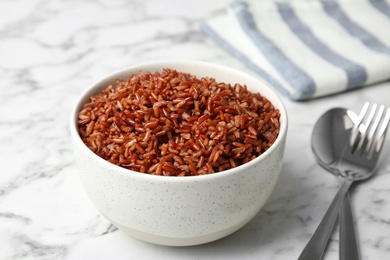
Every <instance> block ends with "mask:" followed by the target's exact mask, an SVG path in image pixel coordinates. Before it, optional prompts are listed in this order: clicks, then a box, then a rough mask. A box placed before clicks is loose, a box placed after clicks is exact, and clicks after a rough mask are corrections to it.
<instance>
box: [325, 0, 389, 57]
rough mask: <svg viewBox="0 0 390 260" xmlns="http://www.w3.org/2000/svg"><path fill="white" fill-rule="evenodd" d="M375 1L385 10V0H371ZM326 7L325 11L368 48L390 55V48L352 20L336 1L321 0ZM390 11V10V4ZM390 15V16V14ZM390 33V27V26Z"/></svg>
mask: <svg viewBox="0 0 390 260" xmlns="http://www.w3.org/2000/svg"><path fill="white" fill-rule="evenodd" d="M371 2H374V6H375V5H377V7H378V10H380V9H379V8H383V10H385V8H384V7H385V6H387V5H386V4H385V3H384V2H379V1H371ZM321 3H322V5H323V8H324V11H325V12H326V13H327V14H328V15H329V16H330V17H332V18H333V19H335V20H336V21H337V22H338V23H339V24H340V25H341V26H342V27H343V28H344V29H345V30H346V31H347V32H348V33H349V34H351V35H352V36H354V37H356V38H358V39H359V40H360V41H361V42H362V43H363V44H364V45H366V46H367V47H368V48H370V49H372V50H374V51H377V52H380V53H385V54H388V55H390V48H389V47H387V46H386V45H384V44H383V43H382V42H381V41H379V40H378V39H377V38H375V37H374V36H373V35H372V34H371V33H369V32H368V31H366V30H364V29H363V28H362V27H361V26H359V25H357V24H356V23H354V22H352V21H351V19H349V17H348V16H347V15H346V14H345V13H344V12H343V10H342V9H341V8H340V5H339V4H338V3H337V2H335V1H322V2H321ZM387 7H388V11H390V9H389V6H387ZM389 15H390V14H389ZM389 17H390V16H389ZM389 33H390V28H389Z"/></svg>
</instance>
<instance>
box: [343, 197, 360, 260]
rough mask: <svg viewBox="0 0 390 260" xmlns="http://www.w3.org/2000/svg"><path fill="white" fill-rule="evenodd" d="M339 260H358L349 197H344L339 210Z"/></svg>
mask: <svg viewBox="0 0 390 260" xmlns="http://www.w3.org/2000/svg"><path fill="white" fill-rule="evenodd" d="M339 246H340V260H349V259H354V260H359V259H360V256H359V248H358V244H357V239H356V234H355V225H354V219H353V215H352V209H351V197H350V194H349V193H348V194H347V195H346V196H345V199H344V202H343V205H342V206H341V210H340V245H339Z"/></svg>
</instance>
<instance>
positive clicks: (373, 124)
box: [298, 102, 390, 260]
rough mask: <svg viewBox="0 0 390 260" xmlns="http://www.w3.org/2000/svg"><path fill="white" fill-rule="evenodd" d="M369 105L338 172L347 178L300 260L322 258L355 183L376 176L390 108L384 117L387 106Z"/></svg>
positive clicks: (357, 124)
mask: <svg viewBox="0 0 390 260" xmlns="http://www.w3.org/2000/svg"><path fill="white" fill-rule="evenodd" d="M369 106H370V104H369V103H368V102H366V103H365V105H364V106H363V109H362V112H361V113H360V116H359V119H358V122H357V123H355V124H354V127H353V128H352V130H351V136H350V140H349V145H347V147H346V148H345V151H344V155H343V157H342V159H341V160H340V165H339V167H338V168H339V171H337V173H338V175H339V176H340V177H342V178H343V182H342V185H341V187H340V189H339V191H338V192H337V194H336V196H335V198H334V199H333V201H332V203H331V205H330V207H329V208H328V210H327V212H326V213H325V215H324V217H323V219H322V220H321V222H320V224H319V226H318V228H317V229H316V231H315V232H314V234H313V235H312V237H311V239H310V240H309V242H308V244H307V245H306V247H305V248H304V250H303V251H302V253H301V255H300V256H299V258H298V260H316V259H321V258H322V254H323V252H324V248H325V246H326V243H327V241H328V239H329V236H330V232H329V231H330V230H331V229H332V228H333V226H334V223H335V220H336V218H337V214H338V212H339V209H340V206H341V204H342V202H343V200H344V198H345V195H346V194H347V192H348V190H349V188H350V186H351V184H352V183H353V182H354V181H360V180H364V179H367V178H369V177H370V176H372V174H373V173H374V169H375V167H376V164H377V162H378V158H379V155H380V152H381V151H382V148H383V143H384V140H385V136H386V132H387V129H388V124H389V120H390V110H389V109H386V113H385V115H383V114H384V111H385V106H380V107H379V109H378V105H377V104H374V105H373V106H372V107H371V109H369ZM368 111H369V112H368Z"/></svg>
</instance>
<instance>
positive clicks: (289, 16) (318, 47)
mask: <svg viewBox="0 0 390 260" xmlns="http://www.w3.org/2000/svg"><path fill="white" fill-rule="evenodd" d="M277 7H278V11H279V13H280V15H281V17H282V19H283V20H284V21H285V22H286V24H287V25H288V26H289V27H290V29H291V30H292V31H293V32H294V34H295V35H296V36H297V37H299V38H300V39H301V40H302V42H304V43H305V44H306V45H307V46H308V47H309V48H311V49H312V50H313V51H314V52H316V53H317V54H318V55H319V56H321V57H322V58H323V59H325V60H327V61H328V62H330V63H331V64H333V65H335V66H337V67H339V68H341V69H343V70H344V71H345V72H346V74H347V77H348V82H347V88H348V89H351V88H356V87H361V86H363V85H364V84H365V83H366V80H367V72H366V70H365V69H364V67H362V66H360V65H359V64H356V63H354V62H352V61H349V60H347V59H346V58H344V57H342V56H340V55H339V54H337V53H336V52H334V51H333V50H331V49H330V48H329V47H328V46H326V45H325V44H324V43H323V42H321V41H320V40H319V39H318V38H317V37H316V36H315V35H314V34H313V33H312V32H311V30H310V29H309V28H308V27H307V26H306V25H305V24H304V23H303V22H302V21H301V20H300V19H299V18H298V17H297V16H296V14H295V12H294V10H293V9H292V8H291V6H290V5H289V4H288V3H279V4H278V5H277Z"/></svg>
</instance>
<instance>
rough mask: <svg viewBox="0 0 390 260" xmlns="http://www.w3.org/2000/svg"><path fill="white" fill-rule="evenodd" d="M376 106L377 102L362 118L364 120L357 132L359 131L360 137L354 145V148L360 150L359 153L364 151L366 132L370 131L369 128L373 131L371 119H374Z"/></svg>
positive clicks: (366, 140) (366, 138)
mask: <svg viewBox="0 0 390 260" xmlns="http://www.w3.org/2000/svg"><path fill="white" fill-rule="evenodd" d="M377 107H378V105H377V104H373V105H372V107H371V109H370V112H369V113H368V116H367V117H364V120H363V121H364V122H363V123H362V124H361V126H360V127H359V132H360V133H361V137H360V140H359V143H358V145H357V147H356V150H358V151H360V153H363V152H365V151H366V149H365V148H364V147H365V146H366V144H367V142H368V134H369V132H370V131H369V130H370V129H371V131H373V132H374V133H375V130H376V129H374V128H373V124H372V120H373V119H374V116H375V113H376V110H377Z"/></svg>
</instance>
